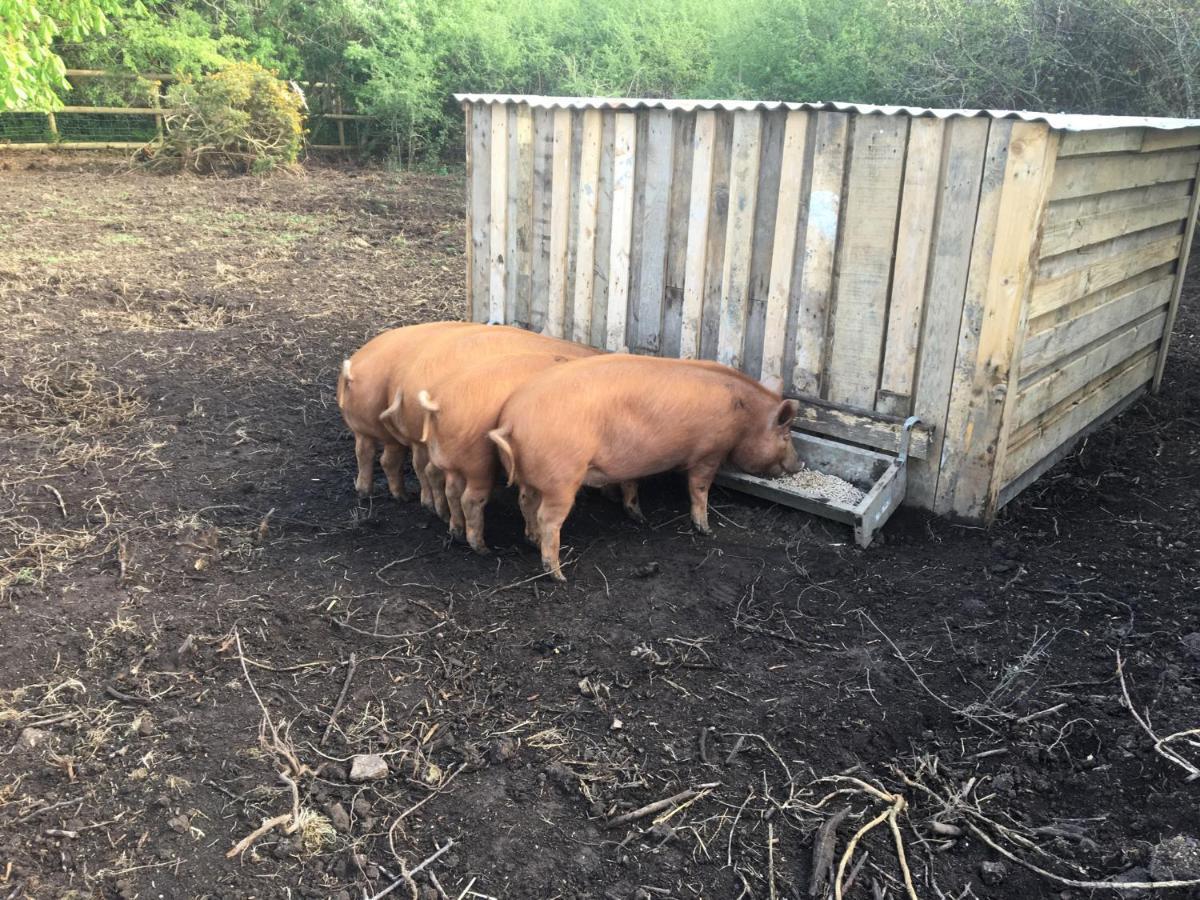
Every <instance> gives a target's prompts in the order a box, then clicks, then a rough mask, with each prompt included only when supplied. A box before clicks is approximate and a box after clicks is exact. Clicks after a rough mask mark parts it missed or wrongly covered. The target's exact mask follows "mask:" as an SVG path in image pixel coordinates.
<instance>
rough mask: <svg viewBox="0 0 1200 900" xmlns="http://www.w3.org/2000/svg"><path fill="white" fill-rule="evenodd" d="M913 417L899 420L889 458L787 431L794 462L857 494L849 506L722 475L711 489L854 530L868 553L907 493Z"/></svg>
mask: <svg viewBox="0 0 1200 900" xmlns="http://www.w3.org/2000/svg"><path fill="white" fill-rule="evenodd" d="M920 421H921V420H920V419H919V418H918V417H917V416H909V417H908V418H907V419H905V421H904V424H903V426H902V428H901V432H900V441H899V452H898V453H897V454H895V455H892V454H890V453H884V452H882V451H879V450H870V449H867V448H865V447H859V446H856V445H854V444H849V443H845V442H843V441H836V440H830V439H829V438H825V437H820V436H818V435H815V434H808V433H806V432H804V431H798V430H793V431H792V443H793V444H794V445H795V447H796V453H797V455H798V456H799V457H800V461H801V462H803V463H804V464H805V465H806V466H807V467H809V468H811V469H815V470H817V471H819V472H826V473H828V474H830V475H836V476H837V477H838V478H841V479H844V480H845V481H848V482H850V483H851V484H853V485H854V486H855V487H857V488H859V489H860V490H861V491H863V498H862V500H860V501H859V502H858V503H856V504H854V505H850V504H847V503H844V502H842V501H839V500H836V499H834V498H830V497H819V496H811V495H809V494H803V493H800V492H799V491H797V490H795V489H794V488H790V487H786V486H784V485H782V484H781V483H779V482H777V481H771V480H770V479H766V478H759V477H757V476H755V475H747V474H745V473H744V472H734V471H728V470H722V471H721V472H720V473H718V475H717V483H718V484H720V485H723V486H724V487H729V488H733V489H734V490H737V491H742V492H744V493H747V494H753V495H754V496H756V497H762V498H763V499H766V500H773V501H774V502H776V503H780V504H783V505H784V506H790V507H792V508H793V509H800V510H803V511H805V512H809V513H812V514H813V515H817V516H822V517H824V518H826V519H833V520H834V521H836V522H844V523H845V524H847V525H849V526H851V527H852V528H853V529H854V540H855V542H856V543H857V544H858V545H859V546H860V547H868V546H870V544H871V541H872V540H874V538H875V533H876V532H877V531H879V529H880V528H882V527H883V526H884V524H885V523H886V522H887V520H888V519H889V518H891V515H892V513H893V512H895V511H896V509H897V507H899V506H900V504H901V503H902V502H903V501H904V495H905V493H906V492H907V490H908V457H909V442H910V440H911V437H912V431H913V428H914V427H915V426H917V425H918V424H919V423H920Z"/></svg>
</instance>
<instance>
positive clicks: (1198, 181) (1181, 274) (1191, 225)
mask: <svg viewBox="0 0 1200 900" xmlns="http://www.w3.org/2000/svg"><path fill="white" fill-rule="evenodd" d="M1192 185H1193V187H1192V192H1193V196H1192V210H1191V212H1190V213H1189V214H1188V219H1187V226H1186V227H1185V229H1184V233H1183V243H1182V244H1181V245H1180V250H1179V262H1178V263H1177V264H1176V266H1175V287H1174V288H1173V289H1172V291H1171V306H1170V309H1169V310H1168V311H1167V321H1166V325H1165V327H1164V329H1163V340H1162V348H1161V349H1160V351H1159V355H1158V363H1157V365H1156V366H1155V368H1154V387H1153V390H1154V393H1156V394H1157V393H1158V389H1159V388H1160V387H1161V386H1162V378H1163V370H1164V369H1165V368H1166V365H1167V350H1168V349H1170V346H1171V332H1172V331H1173V330H1174V328H1175V315H1176V313H1178V312H1179V297H1180V296H1181V295H1182V293H1183V280H1184V279H1185V278H1186V277H1187V267H1188V257H1189V255H1190V254H1191V251H1192V243H1193V241H1194V239H1195V237H1196V218H1197V216H1198V215H1200V168H1198V169H1197V171H1196V178H1195V180H1194V181H1193V182H1192Z"/></svg>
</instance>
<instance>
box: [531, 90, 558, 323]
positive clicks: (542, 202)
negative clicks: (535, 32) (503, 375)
mask: <svg viewBox="0 0 1200 900" xmlns="http://www.w3.org/2000/svg"><path fill="white" fill-rule="evenodd" d="M553 177H554V114H553V111H552V110H548V109H535V110H533V253H532V257H533V258H532V261H531V266H530V269H531V273H532V283H533V290H532V292H531V293H530V295H529V327H530V328H531V329H533V330H534V331H544V330H545V328H546V309H547V304H548V302H549V299H550V218H551V204H552V202H553V199H554V191H553V188H552V184H551V182H552V180H553Z"/></svg>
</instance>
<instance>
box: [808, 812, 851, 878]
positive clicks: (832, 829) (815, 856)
mask: <svg viewBox="0 0 1200 900" xmlns="http://www.w3.org/2000/svg"><path fill="white" fill-rule="evenodd" d="M848 815H850V807H849V806H844V807H842V809H840V810H839V811H838V812H836V813H834V814H833V815H832V816H830V817H829V818H828V819H826V820H825V821H824V822H822V823H821V827H819V828H818V829H817V836H816V838H815V839H814V840H813V853H812V880H811V881H809V883H808V896H810V897H823V896H825V888H826V886H827V885H828V884H829V881H830V877H831V876H832V875H833V851H834V848H835V847H836V846H837V830H838V826H839V825H841V824H842V822H844V821H845V819H846V816H848Z"/></svg>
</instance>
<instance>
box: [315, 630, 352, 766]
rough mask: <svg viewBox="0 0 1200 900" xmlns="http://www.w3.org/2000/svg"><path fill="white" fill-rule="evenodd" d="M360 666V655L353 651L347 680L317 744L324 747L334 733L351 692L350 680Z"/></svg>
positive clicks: (347, 671)
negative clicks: (334, 726) (339, 715)
mask: <svg viewBox="0 0 1200 900" xmlns="http://www.w3.org/2000/svg"><path fill="white" fill-rule="evenodd" d="M357 668H358V657H357V656H356V655H355V654H354V653H353V652H351V654H350V662H349V664H348V665H347V667H346V680H345V681H344V682H342V692H341V693H340V694H338V698H337V703H336V704H334V707H333V712H331V713H330V714H329V723H328V724H327V725H326V726H325V733H324V734H322V735H321V740H320V741H319V742H318V744H317V746H319V747H324V746H325V744H326V743H328V741H329V736H330V735H331V734H332V733H333V723H334V722H335V721H336V720H337V717H338V713H340V712H341V711H342V707H343V706H345V705H346V695H347V694H348V693H350V682H351V681H352V680H353V678H354V670H355V669H357Z"/></svg>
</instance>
